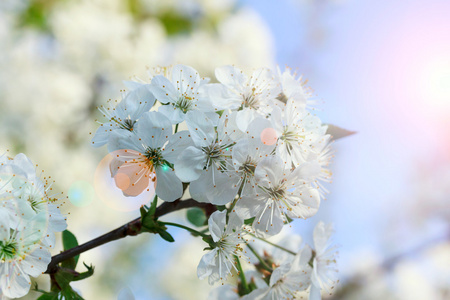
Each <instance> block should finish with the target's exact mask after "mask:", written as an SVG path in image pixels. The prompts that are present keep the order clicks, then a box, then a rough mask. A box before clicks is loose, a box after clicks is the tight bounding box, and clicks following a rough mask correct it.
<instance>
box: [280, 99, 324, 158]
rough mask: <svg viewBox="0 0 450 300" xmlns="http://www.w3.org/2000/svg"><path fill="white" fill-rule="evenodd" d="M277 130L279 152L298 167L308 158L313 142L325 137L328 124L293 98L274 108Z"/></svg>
mask: <svg viewBox="0 0 450 300" xmlns="http://www.w3.org/2000/svg"><path fill="white" fill-rule="evenodd" d="M271 120H272V124H273V127H274V129H275V130H276V132H277V136H278V142H277V154H278V155H279V156H280V157H281V158H282V159H283V160H284V161H285V162H286V163H287V164H288V166H291V165H292V166H294V167H297V166H299V165H300V164H301V163H303V162H305V161H307V160H308V156H309V154H310V152H311V151H312V147H313V145H312V142H313V141H316V140H317V139H318V138H323V137H324V136H325V133H326V131H327V126H324V125H322V122H321V121H320V119H319V118H318V117H316V116H313V115H311V114H310V113H309V112H305V111H302V110H301V109H300V108H299V107H298V106H297V104H295V102H294V101H293V100H288V101H287V103H286V104H281V105H280V107H276V108H274V110H273V111H272V115H271Z"/></svg>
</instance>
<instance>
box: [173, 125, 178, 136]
mask: <svg viewBox="0 0 450 300" xmlns="http://www.w3.org/2000/svg"><path fill="white" fill-rule="evenodd" d="M177 132H178V124H177V125H175V132H174V134H175V133H177Z"/></svg>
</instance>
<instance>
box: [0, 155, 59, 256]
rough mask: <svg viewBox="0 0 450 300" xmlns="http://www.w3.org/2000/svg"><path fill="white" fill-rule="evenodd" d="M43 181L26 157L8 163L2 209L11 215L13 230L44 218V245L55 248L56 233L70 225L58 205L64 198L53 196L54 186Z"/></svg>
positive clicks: (1, 186) (0, 187) (0, 181)
mask: <svg viewBox="0 0 450 300" xmlns="http://www.w3.org/2000/svg"><path fill="white" fill-rule="evenodd" d="M43 180H44V181H42V180H41V179H40V178H38V176H37V175H36V170H35V166H34V165H33V163H32V162H31V161H30V160H29V159H28V158H27V157H26V156H25V155H24V154H18V155H16V156H15V157H14V159H9V160H7V161H5V162H4V163H2V165H1V166H0V207H2V208H3V209H4V210H6V211H8V212H9V216H10V222H11V226H20V225H21V222H22V221H23V220H24V219H25V220H32V219H34V218H35V217H36V215H38V214H43V215H45V216H46V218H47V223H48V224H47V226H46V229H45V232H46V237H45V239H44V240H43V241H42V242H43V243H44V244H45V246H47V247H50V248H52V247H54V244H55V234H54V232H60V231H63V230H65V229H66V228H67V223H66V217H65V216H64V215H63V214H61V212H60V210H59V206H58V204H57V200H58V198H59V197H60V196H61V195H60V194H56V193H53V192H52V183H49V182H48V180H47V179H45V178H44V179H43ZM52 193H53V194H52Z"/></svg>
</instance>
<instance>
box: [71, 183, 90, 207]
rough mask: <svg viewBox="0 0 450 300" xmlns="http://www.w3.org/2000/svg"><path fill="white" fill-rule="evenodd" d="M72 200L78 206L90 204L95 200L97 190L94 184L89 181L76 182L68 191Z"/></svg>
mask: <svg viewBox="0 0 450 300" xmlns="http://www.w3.org/2000/svg"><path fill="white" fill-rule="evenodd" d="M68 196H69V200H70V202H71V203H72V204H73V205H75V206H78V207H84V206H88V205H89V204H91V203H92V201H94V197H95V190H94V187H93V186H92V184H90V183H89V182H87V181H84V180H80V181H76V182H74V183H73V184H72V185H71V186H70V188H69V191H68Z"/></svg>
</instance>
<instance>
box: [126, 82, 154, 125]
mask: <svg viewBox="0 0 450 300" xmlns="http://www.w3.org/2000/svg"><path fill="white" fill-rule="evenodd" d="M155 101H156V99H155V96H154V95H153V93H152V92H151V91H150V87H149V85H148V84H146V85H142V86H141V87H139V88H137V89H135V90H133V91H131V92H130V93H128V95H127V96H126V98H125V99H124V100H123V101H122V102H121V103H120V104H119V105H118V106H120V105H125V108H124V110H125V113H126V115H125V117H129V118H130V119H131V120H137V119H139V117H140V116H141V115H142V114H143V113H145V112H148V111H149V110H150V109H151V108H152V106H153V104H155Z"/></svg>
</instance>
